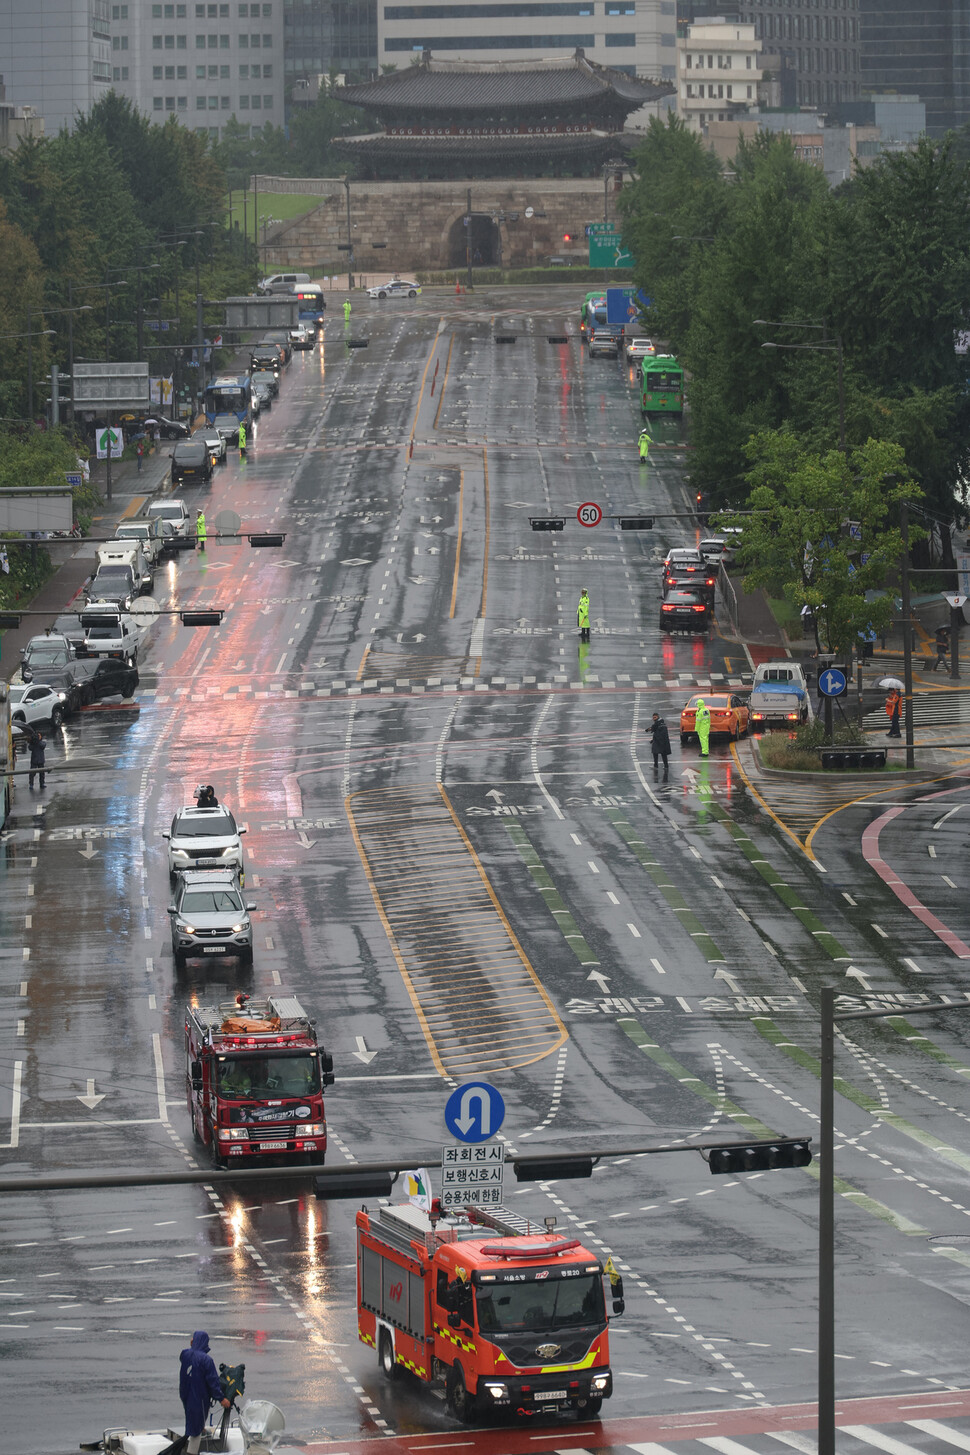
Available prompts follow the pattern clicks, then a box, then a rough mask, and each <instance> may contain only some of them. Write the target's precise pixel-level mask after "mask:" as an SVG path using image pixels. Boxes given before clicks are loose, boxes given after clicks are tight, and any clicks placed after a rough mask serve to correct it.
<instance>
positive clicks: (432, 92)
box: [333, 50, 675, 112]
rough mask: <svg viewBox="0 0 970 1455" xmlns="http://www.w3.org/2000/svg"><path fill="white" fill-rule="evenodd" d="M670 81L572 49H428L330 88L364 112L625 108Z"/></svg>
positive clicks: (666, 88)
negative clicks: (535, 53) (523, 54)
mask: <svg viewBox="0 0 970 1455" xmlns="http://www.w3.org/2000/svg"><path fill="white" fill-rule="evenodd" d="M674 89H675V88H674V85H673V83H672V82H667V81H659V82H654V81H641V80H638V79H637V78H636V77H635V76H628V75H626V73H625V72H623V71H613V70H610V69H608V68H607V67H606V66H600V65H597V64H596V62H595V61H590V60H587V58H586V56H585V55H584V53H583V52H582V51H581V50H580V51H576V52H575V53H574V54H571V55H565V56H553V57H551V58H549V59H548V60H529V61H481V62H475V61H440V60H435V59H434V58H433V57H432V56H431V55H430V53H429V52H427V51H425V52H424V57H423V59H422V60H421V62H420V63H419V64H418V65H413V66H406V67H405V68H404V69H403V70H400V71H391V72H390V73H389V74H388V75H385V76H380V77H378V79H377V80H376V81H369V82H367V83H365V84H364V85H360V86H341V87H338V88H337V89H336V90H335V91H334V93H333V94H334V96H335V97H336V98H337V99H338V100H340V101H347V102H349V103H350V104H351V105H352V106H363V107H366V108H367V110H369V111H378V112H380V111H384V110H399V109H401V110H408V111H411V110H414V111H419V110H420V111H424V112H427V111H450V112H462V111H476V112H489V111H494V112H508V111H509V110H510V109H514V108H516V107H521V108H528V109H530V110H532V109H537V108H542V107H561V106H567V105H568V106H576V105H580V106H581V105H583V104H584V103H586V104H589V103H594V102H597V101H603V100H607V99H609V98H610V97H614V98H616V100H618V101H619V102H621V103H625V105H626V107H627V109H628V110H633V109H634V108H635V107H637V106H643V105H644V104H646V103H647V102H648V101H656V100H657V99H658V98H659V97H661V96H668V95H671V94H672V93H673V91H674Z"/></svg>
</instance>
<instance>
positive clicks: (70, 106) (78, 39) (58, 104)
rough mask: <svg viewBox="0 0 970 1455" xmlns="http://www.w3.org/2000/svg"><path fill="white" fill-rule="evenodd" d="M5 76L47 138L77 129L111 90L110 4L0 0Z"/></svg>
mask: <svg viewBox="0 0 970 1455" xmlns="http://www.w3.org/2000/svg"><path fill="white" fill-rule="evenodd" d="M115 9H117V6H115ZM0 73H2V75H3V80H4V85H5V87H6V92H7V99H8V100H9V101H11V102H13V103H14V104H15V105H17V106H24V105H26V106H32V107H33V108H34V110H35V111H36V112H38V113H39V114H40V115H41V116H43V118H44V122H45V127H46V132H47V135H48V136H53V135H54V134H55V133H56V132H58V131H59V130H60V129H61V127H63V126H67V127H72V126H73V125H74V122H75V119H76V117H77V115H78V113H80V114H81V115H84V114H86V113H87V112H88V111H90V110H91V107H92V106H93V105H94V104H95V102H96V101H98V100H99V99H100V98H101V97H102V96H104V95H106V94H107V92H108V91H109V90H110V89H111V4H110V0H0Z"/></svg>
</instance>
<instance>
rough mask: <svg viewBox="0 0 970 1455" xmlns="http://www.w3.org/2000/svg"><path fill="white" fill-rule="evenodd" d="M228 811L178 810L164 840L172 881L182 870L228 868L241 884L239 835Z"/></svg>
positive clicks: (240, 830)
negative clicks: (166, 846) (166, 840)
mask: <svg viewBox="0 0 970 1455" xmlns="http://www.w3.org/2000/svg"><path fill="white" fill-rule="evenodd" d="M245 832H246V830H245V829H240V828H237V827H236V820H235V819H234V818H233V816H232V814H231V813H230V812H229V810H228V808H223V806H222V805H221V804H220V805H218V807H216V808H197V807H193V808H180V809H179V811H178V813H177V814H176V815H175V817H174V818H173V819H172V827H171V829H170V830H169V832H168V833H163V834H162V838H163V839H168V872H169V874H170V876H171V877H172V878H173V879H174V878H175V876H176V874H180V873H182V872H183V871H184V870H186V869H232V870H233V871H234V872H235V873H236V874H238V876H239V882H240V884H244V883H245V882H246V881H245V878H244V876H243V854H242V840H241V838H240V835H241V834H244V833H245Z"/></svg>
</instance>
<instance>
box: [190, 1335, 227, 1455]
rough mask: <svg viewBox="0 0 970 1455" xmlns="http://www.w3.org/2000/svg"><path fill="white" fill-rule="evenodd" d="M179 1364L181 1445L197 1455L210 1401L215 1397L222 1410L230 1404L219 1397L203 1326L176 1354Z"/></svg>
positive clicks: (207, 1338)
mask: <svg viewBox="0 0 970 1455" xmlns="http://www.w3.org/2000/svg"><path fill="white" fill-rule="evenodd" d="M179 1365H180V1372H179V1398H180V1399H181V1401H182V1404H183V1406H184V1408H185V1445H184V1446H183V1448H184V1450H185V1452H186V1455H197V1452H198V1450H199V1447H200V1445H201V1443H202V1431H203V1430H204V1429H205V1425H206V1420H207V1419H208V1417H209V1406H210V1404H213V1403H214V1402H215V1401H216V1400H218V1401H219V1403H220V1404H221V1405H222V1407H223V1409H228V1408H229V1403H230V1402H229V1400H228V1399H223V1397H222V1385H221V1384H220V1383H219V1375H218V1374H217V1373H216V1366H215V1364H214V1363H213V1362H212V1355H211V1354H210V1353H209V1335H208V1334H207V1333H206V1332H205V1330H204V1329H196V1331H195V1333H194V1334H193V1335H192V1344H191V1347H190V1348H188V1349H183V1350H182V1352H181V1354H180V1355H179Z"/></svg>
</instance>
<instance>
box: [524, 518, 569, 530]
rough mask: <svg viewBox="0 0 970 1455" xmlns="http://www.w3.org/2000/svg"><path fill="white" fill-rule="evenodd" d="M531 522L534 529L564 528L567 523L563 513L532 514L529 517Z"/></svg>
mask: <svg viewBox="0 0 970 1455" xmlns="http://www.w3.org/2000/svg"><path fill="white" fill-rule="evenodd" d="M529 524H530V525H531V527H532V529H533V530H562V529H563V528H564V527H565V524H566V517H565V516H563V515H545V516H541V515H532V516H530V517H529Z"/></svg>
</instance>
